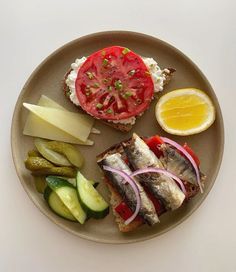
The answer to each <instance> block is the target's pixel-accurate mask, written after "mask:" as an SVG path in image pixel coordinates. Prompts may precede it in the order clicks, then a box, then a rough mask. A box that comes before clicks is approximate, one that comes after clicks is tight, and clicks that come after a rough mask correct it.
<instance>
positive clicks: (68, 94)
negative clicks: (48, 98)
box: [66, 89, 71, 97]
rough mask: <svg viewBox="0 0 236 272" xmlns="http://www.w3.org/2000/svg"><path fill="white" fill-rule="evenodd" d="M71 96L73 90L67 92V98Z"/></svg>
mask: <svg viewBox="0 0 236 272" xmlns="http://www.w3.org/2000/svg"><path fill="white" fill-rule="evenodd" d="M70 95H71V90H69V89H68V90H66V96H67V97H70Z"/></svg>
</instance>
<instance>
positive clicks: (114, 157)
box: [97, 134, 205, 232]
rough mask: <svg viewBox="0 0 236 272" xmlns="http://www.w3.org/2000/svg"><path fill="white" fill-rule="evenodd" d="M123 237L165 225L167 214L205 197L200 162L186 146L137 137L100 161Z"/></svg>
mask: <svg viewBox="0 0 236 272" xmlns="http://www.w3.org/2000/svg"><path fill="white" fill-rule="evenodd" d="M97 162H98V165H99V166H100V168H101V169H102V170H103V172H104V175H105V178H104V180H105V183H106V184H107V186H108V188H109V190H110V192H111V198H110V203H111V206H112V209H113V213H114V215H115V218H116V222H117V224H118V227H119V229H120V231H121V232H129V231H133V230H134V229H136V228H137V227H138V226H140V225H142V224H144V223H146V224H148V225H150V226H152V225H154V224H156V223H158V222H159V221H160V219H159V216H160V215H161V214H162V213H164V212H166V211H169V210H170V211H171V210H172V211H173V210H176V209H178V208H180V207H181V206H182V205H183V203H185V202H186V201H188V200H189V199H190V198H192V197H193V196H195V195H196V194H197V193H198V192H199V191H201V192H202V187H203V182H204V179H205V176H204V175H203V174H202V173H201V172H200V170H199V159H198V158H197V156H196V155H195V154H194V153H193V151H192V150H191V149H190V148H189V147H188V146H187V145H186V144H185V145H184V146H183V147H182V146H181V145H179V144H178V143H176V142H174V141H172V140H170V139H168V138H165V137H159V136H153V137H150V138H141V137H139V136H138V135H137V134H133V136H132V138H131V139H129V140H127V141H124V142H122V143H119V144H117V145H114V146H112V147H111V148H109V149H108V150H106V151H105V152H103V153H102V154H100V155H98V156H97Z"/></svg>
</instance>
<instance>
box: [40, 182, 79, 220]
mask: <svg viewBox="0 0 236 272" xmlns="http://www.w3.org/2000/svg"><path fill="white" fill-rule="evenodd" d="M44 198H45V200H46V201H47V203H48V205H49V207H50V208H51V209H52V211H53V212H55V213H56V214H57V215H59V216H60V217H62V218H64V219H67V220H70V221H76V222H77V220H76V219H75V217H74V216H73V215H72V213H71V212H70V211H69V209H68V208H67V207H66V206H65V205H64V204H63V202H62V201H61V199H60V198H59V196H58V195H57V194H56V193H55V192H54V191H53V190H52V189H51V188H50V187H48V186H47V187H46V189H45V191H44Z"/></svg>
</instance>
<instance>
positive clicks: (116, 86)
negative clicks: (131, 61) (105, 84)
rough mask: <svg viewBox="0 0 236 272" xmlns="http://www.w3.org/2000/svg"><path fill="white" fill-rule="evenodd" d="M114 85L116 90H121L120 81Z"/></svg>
mask: <svg viewBox="0 0 236 272" xmlns="http://www.w3.org/2000/svg"><path fill="white" fill-rule="evenodd" d="M114 85H115V88H116V90H121V89H122V87H123V85H122V82H121V81H120V79H118V80H116V81H115V83H114Z"/></svg>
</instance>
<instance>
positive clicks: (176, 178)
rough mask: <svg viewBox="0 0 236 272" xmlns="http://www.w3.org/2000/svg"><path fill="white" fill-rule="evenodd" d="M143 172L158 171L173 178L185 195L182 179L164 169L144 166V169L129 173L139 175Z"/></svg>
mask: <svg viewBox="0 0 236 272" xmlns="http://www.w3.org/2000/svg"><path fill="white" fill-rule="evenodd" d="M144 173H160V174H164V175H166V176H168V177H170V178H172V179H174V180H175V181H176V182H177V183H178V184H179V186H180V188H181V190H182V192H183V193H184V194H185V196H186V195H187V192H186V189H185V187H184V184H183V182H182V180H181V179H180V178H178V177H177V176H175V175H173V174H172V173H170V172H169V171H167V170H165V169H161V168H155V167H148V168H144V169H139V170H136V171H134V172H133V173H132V174H131V177H133V176H136V175H140V174H144Z"/></svg>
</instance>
